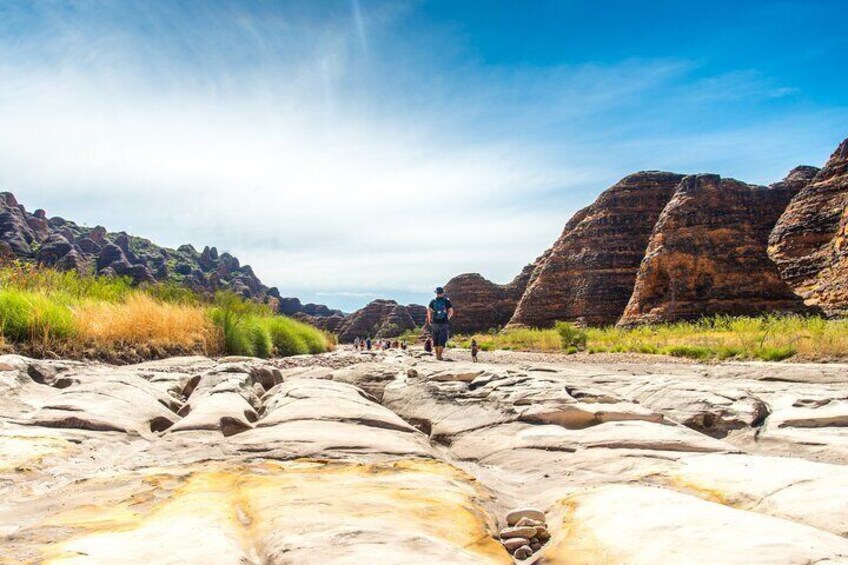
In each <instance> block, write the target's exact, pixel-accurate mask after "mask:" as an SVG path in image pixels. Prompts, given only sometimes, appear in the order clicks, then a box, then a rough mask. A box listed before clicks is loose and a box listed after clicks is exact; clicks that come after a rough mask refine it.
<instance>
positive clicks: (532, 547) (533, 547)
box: [530, 541, 542, 553]
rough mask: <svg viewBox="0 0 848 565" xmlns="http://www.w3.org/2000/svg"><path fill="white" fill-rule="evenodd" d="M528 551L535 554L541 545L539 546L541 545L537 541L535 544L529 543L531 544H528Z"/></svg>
mask: <svg viewBox="0 0 848 565" xmlns="http://www.w3.org/2000/svg"><path fill="white" fill-rule="evenodd" d="M530 549H532V550H533V553H536V552H537V551H539V550H540V549H542V544H541V543H539V542H538V541H537V542H533V543H531V544H530Z"/></svg>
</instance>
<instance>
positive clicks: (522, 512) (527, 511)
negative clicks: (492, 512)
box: [506, 508, 545, 537]
mask: <svg viewBox="0 0 848 565" xmlns="http://www.w3.org/2000/svg"><path fill="white" fill-rule="evenodd" d="M522 518H530V519H531V520H538V521H539V522H543V523H544V521H545V513H544V512H542V511H541V510H537V509H535V508H516V509H515V510H513V511H512V512H510V513H509V514H507V515H506V523H507V524H509V525H510V526H514V525H516V524H518V521H519V520H521V519H522ZM531 537H532V536H531Z"/></svg>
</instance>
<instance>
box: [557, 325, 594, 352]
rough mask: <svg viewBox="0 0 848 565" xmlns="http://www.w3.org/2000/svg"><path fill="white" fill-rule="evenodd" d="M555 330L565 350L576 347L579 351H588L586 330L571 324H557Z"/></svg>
mask: <svg viewBox="0 0 848 565" xmlns="http://www.w3.org/2000/svg"><path fill="white" fill-rule="evenodd" d="M554 329H556V332H557V333H558V334H559V338H560V341H562V348H563V349H568V348H569V347H575V348H577V349H579V350H582V349H586V339H587V334H586V332H585V331H584V330H582V329H580V328H578V327H577V326H575V325H574V324H571V323H569V322H557V323H556V324H555V325H554Z"/></svg>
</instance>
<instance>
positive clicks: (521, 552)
mask: <svg viewBox="0 0 848 565" xmlns="http://www.w3.org/2000/svg"><path fill="white" fill-rule="evenodd" d="M512 555H513V556H514V557H515V558H516V559H527V558H528V557H530V556H531V555H533V550H532V549H530V546H529V545H522V546H521V547H519V548H518V549H516V550H515V553H513V554H512Z"/></svg>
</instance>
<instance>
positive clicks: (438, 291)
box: [436, 286, 445, 294]
mask: <svg viewBox="0 0 848 565" xmlns="http://www.w3.org/2000/svg"><path fill="white" fill-rule="evenodd" d="M444 293H445V289H443V288H442V287H440V286H437V287H436V294H444Z"/></svg>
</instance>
